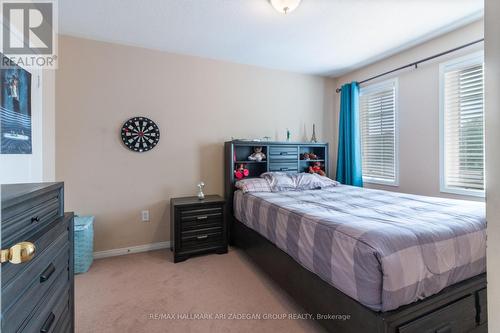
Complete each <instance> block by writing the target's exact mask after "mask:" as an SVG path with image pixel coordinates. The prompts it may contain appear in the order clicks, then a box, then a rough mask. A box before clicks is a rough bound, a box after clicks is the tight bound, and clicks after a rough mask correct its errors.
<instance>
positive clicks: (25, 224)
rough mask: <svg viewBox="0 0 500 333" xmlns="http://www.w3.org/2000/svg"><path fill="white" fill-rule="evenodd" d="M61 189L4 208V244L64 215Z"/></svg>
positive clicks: (7, 244) (4, 245)
mask: <svg viewBox="0 0 500 333" xmlns="http://www.w3.org/2000/svg"><path fill="white" fill-rule="evenodd" d="M60 195H61V191H60V189H56V190H52V191H50V192H48V193H44V194H41V195H39V196H36V197H34V198H33V199H30V200H27V201H24V202H20V203H17V204H15V205H12V206H8V207H3V209H2V243H3V244H2V246H3V247H6V246H10V245H11V244H12V243H13V242H14V239H15V238H17V237H19V236H20V235H23V234H26V233H29V232H30V231H32V230H36V229H39V228H43V227H44V226H46V225H48V224H49V223H51V222H52V221H54V220H55V219H56V218H58V217H60V216H62V215H63V208H62V200H61V198H60Z"/></svg>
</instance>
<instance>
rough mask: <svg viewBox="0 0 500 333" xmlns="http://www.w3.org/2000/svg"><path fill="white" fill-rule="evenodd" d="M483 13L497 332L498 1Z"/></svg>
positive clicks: (496, 325)
mask: <svg viewBox="0 0 500 333" xmlns="http://www.w3.org/2000/svg"><path fill="white" fill-rule="evenodd" d="M485 13H486V18H485V33H486V36H485V37H486V42H485V62H486V65H485V66H486V83H485V87H486V102H485V103H486V119H485V124H486V178H487V180H488V181H487V187H486V219H487V221H488V244H487V246H488V248H487V250H488V253H487V258H488V264H487V265H488V331H489V332H500V317H499V316H498V314H499V313H500V152H499V150H498V145H499V142H500V95H499V93H498V92H499V91H500V40H499V39H498V36H500V21H499V20H498V15H499V14H500V2H499V1H498V0H486V8H485Z"/></svg>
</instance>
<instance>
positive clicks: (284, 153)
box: [280, 151, 288, 155]
mask: <svg viewBox="0 0 500 333" xmlns="http://www.w3.org/2000/svg"><path fill="white" fill-rule="evenodd" d="M280 155H288V153H287V152H286V151H282V152H281V153H280Z"/></svg>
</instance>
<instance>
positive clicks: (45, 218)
mask: <svg viewBox="0 0 500 333" xmlns="http://www.w3.org/2000/svg"><path fill="white" fill-rule="evenodd" d="M1 203H2V215H1V228H2V243H1V245H2V272H1V274H2V291H1V295H2V300H1V301H2V309H1V310H2V313H1V331H2V332H3V333H10V332H40V333H58V332H64V333H66V332H73V331H74V296H73V295H74V280H73V214H72V213H66V214H65V213H64V186H63V183H38V184H13V185H2V186H1Z"/></svg>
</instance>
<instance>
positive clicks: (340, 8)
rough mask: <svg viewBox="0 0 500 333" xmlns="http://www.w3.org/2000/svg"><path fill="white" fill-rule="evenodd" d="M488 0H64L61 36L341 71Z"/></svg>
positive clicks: (453, 24) (453, 23) (420, 37)
mask: <svg viewBox="0 0 500 333" xmlns="http://www.w3.org/2000/svg"><path fill="white" fill-rule="evenodd" d="M482 13H483V0H302V4H301V5H300V7H299V8H298V9H297V10H296V11H294V12H292V13H291V14H288V15H286V16H285V15H282V14H279V13H278V12H276V11H275V10H274V9H273V8H272V7H271V5H270V4H269V2H268V1H267V0H59V18H60V19H59V31H60V33H62V34H66V35H73V36H80V37H85V38H90V39H96V40H102V41H109V42H116V43H122V44H127V45H134V46H141V47H146V48H151V49H158V50H163V51H168V52H174V53H180V54H188V55H194V56H200V57H206V58H213V59H221V60H227V61H232V62H237V63H244V64H251V65H257V66H263V67H269V68H276V69H282V70H289V71H294V72H301V73H310V74H321V75H331V76H336V75H340V74H343V73H345V72H347V71H349V70H352V69H353V68H357V67H360V66H362V65H366V64H368V63H370V62H374V61H376V60H379V59H381V58H383V57H385V56H388V55H390V54H392V53H395V52H397V51H400V50H402V49H404V48H408V47H411V46H413V45H416V44H418V43H420V42H423V41H425V40H427V39H430V38H433V37H435V36H437V35H439V34H442V33H445V32H447V31H450V30H452V29H455V28H457V27H460V26H462V25H465V24H467V23H470V22H472V21H474V20H477V19H478V18H480V17H481V16H482Z"/></svg>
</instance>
